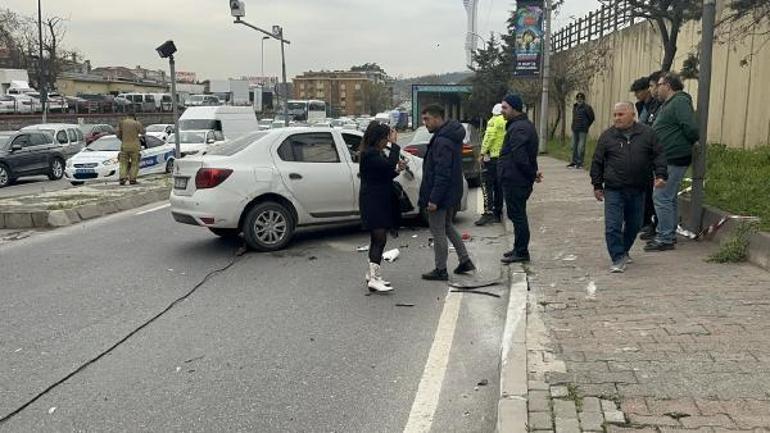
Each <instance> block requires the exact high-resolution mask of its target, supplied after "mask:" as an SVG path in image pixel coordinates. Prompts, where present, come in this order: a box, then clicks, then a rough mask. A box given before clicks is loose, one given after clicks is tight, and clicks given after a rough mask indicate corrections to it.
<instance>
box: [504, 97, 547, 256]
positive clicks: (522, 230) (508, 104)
mask: <svg viewBox="0 0 770 433" xmlns="http://www.w3.org/2000/svg"><path fill="white" fill-rule="evenodd" d="M523 107H524V102H523V101H522V99H521V97H520V96H519V95H508V96H506V97H505V99H504V100H503V116H504V117H505V120H507V121H508V123H507V125H506V131H505V141H504V142H503V149H502V150H501V151H500V158H499V159H498V162H497V164H498V166H497V175H498V177H499V178H500V183H501V184H502V186H503V196H504V197H505V205H506V207H507V210H508V218H510V219H511V221H512V222H513V233H514V245H513V250H511V251H509V252H507V253H505V254H504V256H503V258H502V260H501V261H502V262H503V263H504V264H506V265H507V264H511V263H516V262H528V261H529V221H528V218H527V200H529V196H530V195H531V194H532V185H533V184H534V183H535V182H536V181H537V182H539V181H540V174H539V173H538V168H537V152H538V138H537V130H536V129H535V125H533V124H532V122H530V121H529V119H527V115H526V114H524V113H523V110H524V108H523Z"/></svg>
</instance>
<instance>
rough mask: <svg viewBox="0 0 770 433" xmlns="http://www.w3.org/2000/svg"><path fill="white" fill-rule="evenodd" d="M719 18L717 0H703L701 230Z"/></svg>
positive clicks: (697, 198) (697, 188)
mask: <svg viewBox="0 0 770 433" xmlns="http://www.w3.org/2000/svg"><path fill="white" fill-rule="evenodd" d="M715 21H716V0H704V1H703V18H702V25H703V30H702V35H703V38H702V40H701V55H700V75H699V77H698V126H699V132H700V133H699V135H700V140H699V143H698V146H697V147H696V149H697V151H696V152H695V154H694V155H693V156H694V158H693V168H692V203H691V205H692V206H691V211H690V229H691V230H692V231H694V232H695V233H700V231H701V229H702V228H703V197H704V195H705V191H704V188H703V186H704V183H703V179H704V178H705V175H706V154H707V151H708V127H709V104H710V102H711V63H712V51H713V49H714V23H715Z"/></svg>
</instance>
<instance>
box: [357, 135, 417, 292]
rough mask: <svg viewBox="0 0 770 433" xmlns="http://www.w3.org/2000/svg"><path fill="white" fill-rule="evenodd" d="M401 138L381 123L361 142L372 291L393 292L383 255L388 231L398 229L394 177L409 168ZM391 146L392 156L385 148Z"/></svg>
mask: <svg viewBox="0 0 770 433" xmlns="http://www.w3.org/2000/svg"><path fill="white" fill-rule="evenodd" d="M397 139H398V135H397V133H396V131H395V130H394V129H391V128H390V127H388V126H387V125H383V124H381V123H379V122H372V123H370V124H369V127H368V128H367V129H366V132H365V133H364V138H363V139H362V140H361V154H360V159H359V161H360V173H361V188H360V190H359V194H358V203H359V204H358V206H359V210H360V212H361V221H362V223H363V226H364V229H366V230H369V232H370V238H371V241H370V243H369V269H368V271H367V272H366V283H367V286H368V287H369V291H372V292H390V291H391V290H393V287H391V285H390V283H389V282H388V281H385V280H383V278H382V270H381V267H380V265H381V264H382V253H383V252H384V251H385V244H386V242H387V238H388V235H387V232H388V230H392V229H396V228H398V225H399V222H398V220H397V215H398V212H397V206H398V203H397V202H396V201H395V200H394V199H393V178H395V177H396V176H398V174H399V173H400V172H401V171H402V170H404V168H405V167H406V165H405V163H404V162H403V161H400V160H399V157H400V155H401V148H400V147H399V146H398V144H396V141H397ZM389 142H390V143H391V145H390V154H388V156H385V153H384V149H385V147H386V146H387V145H388V143H389Z"/></svg>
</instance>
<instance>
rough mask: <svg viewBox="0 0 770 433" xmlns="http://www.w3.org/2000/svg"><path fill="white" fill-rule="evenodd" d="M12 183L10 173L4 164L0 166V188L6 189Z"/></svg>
mask: <svg viewBox="0 0 770 433" xmlns="http://www.w3.org/2000/svg"><path fill="white" fill-rule="evenodd" d="M11 183H12V180H11V172H10V171H8V167H6V166H5V165H4V164H0V188H3V187H6V186H8V185H10V184H11Z"/></svg>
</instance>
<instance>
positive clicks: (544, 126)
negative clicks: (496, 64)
mask: <svg viewBox="0 0 770 433" xmlns="http://www.w3.org/2000/svg"><path fill="white" fill-rule="evenodd" d="M544 25H545V39H544V41H543V97H542V99H541V100H540V146H539V147H540V149H539V151H540V153H545V152H546V151H547V150H548V101H549V94H548V93H549V91H550V86H551V0H545V23H544Z"/></svg>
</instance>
